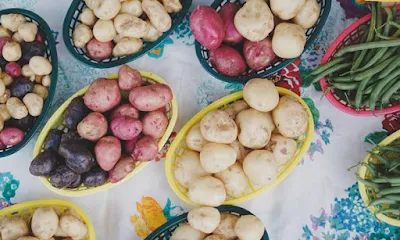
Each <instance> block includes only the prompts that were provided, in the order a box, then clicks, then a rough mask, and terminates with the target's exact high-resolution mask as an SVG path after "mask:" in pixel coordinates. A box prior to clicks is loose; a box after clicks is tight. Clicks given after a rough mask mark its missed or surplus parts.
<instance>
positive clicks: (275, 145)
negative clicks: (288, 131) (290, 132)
mask: <svg viewBox="0 0 400 240" xmlns="http://www.w3.org/2000/svg"><path fill="white" fill-rule="evenodd" d="M266 149H267V150H269V151H271V152H273V153H274V155H275V159H276V161H277V163H278V164H285V163H286V162H287V161H289V160H290V159H291V158H292V157H293V156H294V154H295V153H296V151H297V143H296V141H295V140H293V139H292V138H287V137H284V136H282V135H280V134H272V136H271V141H270V142H269V143H268V145H267V147H266Z"/></svg>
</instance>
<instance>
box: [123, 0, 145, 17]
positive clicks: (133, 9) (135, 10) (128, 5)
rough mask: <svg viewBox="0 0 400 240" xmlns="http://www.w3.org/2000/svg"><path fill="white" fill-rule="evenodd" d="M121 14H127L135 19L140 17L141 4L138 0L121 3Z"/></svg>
mask: <svg viewBox="0 0 400 240" xmlns="http://www.w3.org/2000/svg"><path fill="white" fill-rule="evenodd" d="M120 12H121V13H129V14H132V15H133V16H135V17H140V16H141V15H142V14H143V9H142V2H141V1H139V0H127V1H125V2H123V3H122V6H121V11H120Z"/></svg>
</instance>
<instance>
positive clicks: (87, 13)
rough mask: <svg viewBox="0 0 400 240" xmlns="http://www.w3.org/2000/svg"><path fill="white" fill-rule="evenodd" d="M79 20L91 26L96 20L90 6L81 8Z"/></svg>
mask: <svg viewBox="0 0 400 240" xmlns="http://www.w3.org/2000/svg"><path fill="white" fill-rule="evenodd" d="M79 20H80V21H81V22H82V23H83V24H85V25H88V26H90V27H92V26H93V25H94V24H95V23H96V21H97V17H96V15H94V12H93V10H92V9H90V8H84V9H83V10H82V13H81V15H79Z"/></svg>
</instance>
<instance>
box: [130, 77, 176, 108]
mask: <svg viewBox="0 0 400 240" xmlns="http://www.w3.org/2000/svg"><path fill="white" fill-rule="evenodd" d="M172 98H173V94H172V90H171V88H170V87H169V86H168V85H166V84H161V83H157V84H152V85H148V86H144V87H137V88H134V89H132V91H131V92H130V93H129V102H130V103H131V104H132V105H133V106H134V107H135V108H137V109H138V110H139V111H146V112H151V111H155V110H157V109H159V108H162V107H164V106H165V105H167V104H168V103H170V102H171V101H172Z"/></svg>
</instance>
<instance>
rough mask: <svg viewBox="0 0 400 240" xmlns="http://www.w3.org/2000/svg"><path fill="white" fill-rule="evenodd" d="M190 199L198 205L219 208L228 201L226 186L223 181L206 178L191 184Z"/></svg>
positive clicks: (198, 179)
mask: <svg viewBox="0 0 400 240" xmlns="http://www.w3.org/2000/svg"><path fill="white" fill-rule="evenodd" d="M187 194H188V197H189V199H190V200H191V201H193V202H194V203H196V204H199V205H204V206H211V207H217V206H219V205H221V204H222V203H223V202H224V201H225V199H226V192H225V187H224V184H223V183H222V182H221V180H219V179H217V178H214V177H211V176H205V177H200V178H197V179H196V180H195V181H194V182H193V183H192V184H190V187H189V191H188V193H187Z"/></svg>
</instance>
